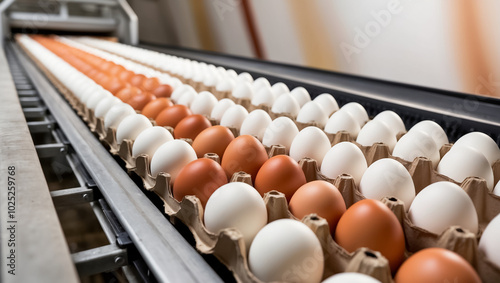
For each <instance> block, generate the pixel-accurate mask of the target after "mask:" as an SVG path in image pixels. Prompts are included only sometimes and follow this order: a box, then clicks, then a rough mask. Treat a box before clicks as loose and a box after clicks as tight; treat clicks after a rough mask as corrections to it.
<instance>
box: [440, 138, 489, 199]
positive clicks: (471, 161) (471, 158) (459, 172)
mask: <svg viewBox="0 0 500 283" xmlns="http://www.w3.org/2000/svg"><path fill="white" fill-rule="evenodd" d="M436 170H437V172H438V173H439V174H443V175H445V176H447V177H450V178H452V179H453V180H455V181H457V182H459V183H460V182H463V181H464V180H465V179H466V178H467V177H470V176H475V177H480V178H483V179H485V180H486V185H487V186H488V189H489V190H490V191H492V190H493V169H492V168H491V166H490V163H488V159H487V158H486V157H485V156H484V155H483V154H482V153H480V152H479V151H478V150H475V149H474V148H472V147H468V146H466V145H463V144H462V145H460V144H458V145H457V144H455V145H453V147H452V148H451V150H450V151H448V152H447V153H446V154H445V155H444V156H443V158H442V159H441V161H440V162H439V164H438V166H437V169H436Z"/></svg>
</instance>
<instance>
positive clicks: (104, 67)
mask: <svg viewBox="0 0 500 283" xmlns="http://www.w3.org/2000/svg"><path fill="white" fill-rule="evenodd" d="M114 65H115V64H114V63H113V62H110V61H106V62H104V63H102V64H101V65H100V66H99V67H100V69H101V71H103V72H105V73H109V70H110V69H111V68H112V67H113V66H114Z"/></svg>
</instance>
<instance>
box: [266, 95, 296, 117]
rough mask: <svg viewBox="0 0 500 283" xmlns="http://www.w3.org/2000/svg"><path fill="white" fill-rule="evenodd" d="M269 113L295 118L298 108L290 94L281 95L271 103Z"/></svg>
mask: <svg viewBox="0 0 500 283" xmlns="http://www.w3.org/2000/svg"><path fill="white" fill-rule="evenodd" d="M271 111H272V112H274V113H276V114H284V113H286V114H289V115H291V116H292V117H297V114H299V111H300V106H299V103H298V102H297V100H295V98H293V96H291V95H290V94H288V93H287V94H283V95H281V96H280V97H278V99H276V101H275V102H274V103H273V107H271Z"/></svg>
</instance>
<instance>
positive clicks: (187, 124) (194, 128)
mask: <svg viewBox="0 0 500 283" xmlns="http://www.w3.org/2000/svg"><path fill="white" fill-rule="evenodd" d="M210 126H212V124H210V121H208V119H207V118H205V116H203V115H199V114H193V115H189V116H187V117H185V118H184V119H182V120H180V121H179V123H177V126H175V129H174V137H175V138H176V139H180V138H187V139H191V140H194V139H195V138H196V136H198V134H199V133H201V132H202V131H203V130H205V129H207V128H208V127H210Z"/></svg>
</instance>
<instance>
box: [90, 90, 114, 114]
mask: <svg viewBox="0 0 500 283" xmlns="http://www.w3.org/2000/svg"><path fill="white" fill-rule="evenodd" d="M108 97H113V95H112V94H111V93H110V92H109V91H106V90H101V91H97V92H95V93H94V94H93V95H92V96H91V97H90V98H89V100H87V104H86V106H87V108H89V109H92V110H95V109H96V107H97V105H98V104H99V102H101V100H103V99H104V98H108Z"/></svg>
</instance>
